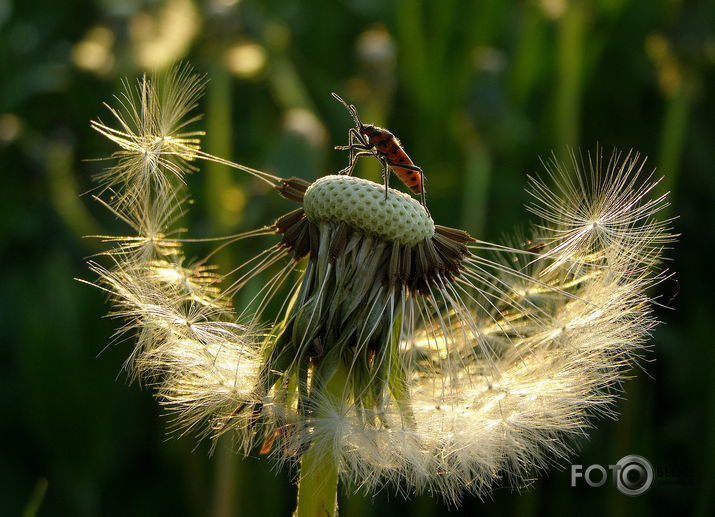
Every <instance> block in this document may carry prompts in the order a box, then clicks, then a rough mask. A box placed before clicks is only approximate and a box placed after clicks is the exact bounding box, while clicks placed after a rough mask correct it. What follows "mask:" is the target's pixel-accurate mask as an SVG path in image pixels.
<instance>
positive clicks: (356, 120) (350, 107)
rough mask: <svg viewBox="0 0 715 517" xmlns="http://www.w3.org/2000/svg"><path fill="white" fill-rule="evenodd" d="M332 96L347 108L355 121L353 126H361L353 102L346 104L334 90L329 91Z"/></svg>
mask: <svg viewBox="0 0 715 517" xmlns="http://www.w3.org/2000/svg"><path fill="white" fill-rule="evenodd" d="M331 94H332V96H333V97H335V100H337V101H338V102H339V103H340V104H342V105H343V106H345V109H347V110H348V113H350V116H351V117H352V118H353V121H354V122H355V126H357V127H358V128H362V126H363V124H362V122H361V121H360V117H359V116H358V112H357V108H356V107H355V106H354V105H353V104H348V103H347V102H345V101H344V100H343V99H342V97H340V95H338V94H337V93H335V92H331Z"/></svg>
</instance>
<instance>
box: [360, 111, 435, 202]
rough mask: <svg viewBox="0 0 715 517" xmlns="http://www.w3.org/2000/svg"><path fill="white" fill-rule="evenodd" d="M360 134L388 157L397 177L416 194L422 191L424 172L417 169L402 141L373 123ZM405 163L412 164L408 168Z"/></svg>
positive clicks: (366, 126) (388, 162) (365, 126)
mask: <svg viewBox="0 0 715 517" xmlns="http://www.w3.org/2000/svg"><path fill="white" fill-rule="evenodd" d="M360 134H361V135H363V136H365V137H366V138H367V140H368V142H369V143H370V145H372V146H373V147H375V148H376V149H377V153H378V154H379V155H383V156H386V157H387V164H388V165H389V166H390V168H392V170H393V171H394V172H395V174H397V177H398V178H400V179H401V180H402V182H403V183H404V184H405V185H407V186H408V187H409V188H410V190H411V191H412V192H414V193H415V194H421V193H422V172H421V169H420V170H416V169H415V167H416V166H415V164H414V162H413V161H412V160H411V159H410V157H409V156H407V153H406V152H405V150H404V149H403V148H402V145H401V144H400V141H399V140H398V139H397V137H396V136H395V135H393V134H392V133H390V132H389V131H388V130H387V129H383V128H381V127H377V126H372V125H368V124H366V125H363V126H362V128H360ZM404 165H411V166H412V167H410V168H406V167H404Z"/></svg>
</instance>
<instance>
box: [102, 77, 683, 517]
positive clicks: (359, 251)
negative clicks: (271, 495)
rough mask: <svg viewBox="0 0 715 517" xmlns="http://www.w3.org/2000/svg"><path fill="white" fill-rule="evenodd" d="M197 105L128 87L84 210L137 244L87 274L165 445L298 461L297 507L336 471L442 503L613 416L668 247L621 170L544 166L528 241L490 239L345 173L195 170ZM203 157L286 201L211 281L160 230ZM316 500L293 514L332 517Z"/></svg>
mask: <svg viewBox="0 0 715 517" xmlns="http://www.w3.org/2000/svg"><path fill="white" fill-rule="evenodd" d="M200 89H201V81H200V80H199V79H198V78H196V77H195V76H192V75H191V74H190V73H189V72H188V71H187V70H186V69H183V70H179V71H176V70H175V71H174V72H172V73H170V74H169V75H168V76H167V77H165V78H164V82H160V83H154V82H152V81H150V80H149V79H146V78H145V79H143V80H141V81H140V83H139V86H138V88H136V89H135V90H133V91H132V90H131V89H129V91H128V92H127V93H126V94H125V96H124V97H122V98H120V107H119V108H117V109H111V113H112V114H113V116H114V117H115V119H116V121H115V122H116V124H115V125H116V126H117V127H113V126H112V125H109V124H104V123H100V122H95V123H93V127H94V128H95V129H97V131H99V132H100V133H101V134H103V135H104V136H106V137H108V138H109V139H110V140H112V141H113V142H115V143H116V144H117V145H119V147H120V151H118V152H117V153H116V158H118V160H119V161H118V164H117V165H115V166H114V167H112V168H110V169H108V170H107V171H106V172H104V173H103V174H102V175H100V177H99V181H100V190H99V192H100V193H99V195H98V197H99V198H101V199H102V200H103V203H104V204H105V205H107V206H108V207H109V208H110V209H111V210H112V211H113V212H114V213H115V214H116V215H117V216H119V217H120V218H122V219H123V220H125V221H126V222H127V223H128V224H129V225H130V226H131V227H132V228H133V230H134V231H135V232H136V235H134V236H131V237H106V239H107V240H108V241H112V242H115V243H116V246H115V248H114V249H113V250H111V251H109V252H108V253H107V255H108V257H109V264H107V265H100V264H98V263H97V262H92V263H91V266H92V268H93V269H94V271H95V272H97V273H98V274H99V277H100V280H99V282H98V285H100V286H101V287H102V288H103V289H105V290H106V291H107V292H108V293H110V294H111V298H112V300H113V302H114V304H115V305H114V306H115V310H114V314H115V315H116V316H119V317H121V318H124V319H125V321H126V324H125V325H124V326H123V327H122V328H121V329H120V333H124V332H127V331H129V330H133V331H135V333H136V336H137V338H136V346H135V349H134V352H133V353H132V354H131V358H130V361H129V363H128V364H129V367H130V369H131V371H132V373H133V374H134V375H136V376H138V377H141V378H142V379H144V380H145V381H147V382H150V383H153V384H154V385H155V386H156V388H157V393H158V396H159V398H160V399H161V401H162V403H163V404H165V405H166V407H167V408H169V409H170V410H171V411H173V412H174V414H175V416H176V420H175V423H176V425H177V426H178V427H179V428H180V429H181V430H182V432H189V431H195V432H197V433H199V434H201V435H210V436H212V437H217V436H219V435H222V434H224V433H227V432H231V433H234V434H235V436H237V438H238V442H239V444H240V447H241V449H242V450H243V451H244V452H247V451H249V450H253V449H254V448H255V450H258V451H260V452H262V453H270V454H271V455H272V456H274V457H275V458H276V459H277V460H278V461H279V462H286V463H298V462H299V461H301V459H302V464H303V471H302V472H301V477H300V479H301V488H300V491H302V492H303V491H306V490H308V488H307V487H308V486H309V485H308V481H305V480H307V479H308V477H309V471H310V470H311V469H324V468H325V465H331V466H332V471H331V472H328V474H330V475H329V476H327V477H330V476H332V477H333V478H335V479H337V476H338V475H339V476H340V477H341V478H342V479H343V480H345V481H347V482H349V483H351V484H352V485H353V486H358V487H363V488H366V489H371V488H375V487H381V486H383V485H384V484H385V483H392V484H393V485H394V486H395V487H397V488H398V489H400V490H404V491H407V492H412V491H421V490H425V489H428V490H431V491H434V492H436V493H438V494H440V495H441V496H443V497H444V498H446V499H448V500H456V499H457V498H458V497H459V496H460V494H461V493H463V492H465V491H466V492H472V493H477V494H482V493H484V492H486V491H488V490H489V489H490V488H491V487H493V486H494V485H495V484H496V483H500V482H503V481H504V480H506V481H507V482H512V483H514V484H517V485H518V484H519V483H520V482H521V480H522V479H525V478H526V477H527V476H532V475H533V474H534V470H535V469H539V468H541V467H544V466H546V465H547V464H548V463H549V462H552V461H555V460H558V459H559V458H562V457H564V456H565V455H566V454H568V452H569V449H568V445H567V444H568V438H569V436H570V435H575V434H581V433H584V432H585V430H586V429H587V428H588V426H589V421H590V419H591V418H592V417H593V416H596V415H610V416H612V415H613V410H612V403H613V401H614V399H615V397H616V395H617V393H618V390H619V388H620V384H621V382H622V381H623V380H624V378H625V375H626V374H627V371H628V368H629V367H630V365H631V364H632V363H633V362H634V360H635V359H637V358H638V357H639V356H640V355H641V354H642V353H643V351H644V347H645V346H646V344H647V339H648V336H649V332H650V331H651V329H652V328H653V327H654V325H655V324H656V323H657V322H656V320H655V319H654V318H653V316H652V314H651V311H650V305H651V300H650V299H649V297H648V295H647V292H646V290H647V289H648V288H649V287H650V286H652V285H653V284H654V283H656V282H658V281H660V280H661V279H663V278H665V277H666V276H667V274H666V273H664V272H662V271H660V272H659V271H658V269H657V266H658V262H659V259H660V254H661V251H662V249H663V247H664V246H666V245H667V244H668V242H670V241H671V240H672V238H673V237H672V235H671V234H670V233H669V229H668V226H669V225H668V221H658V220H657V219H655V217H654V214H655V213H656V212H657V211H658V210H660V209H661V208H662V207H663V206H665V203H666V202H665V200H664V198H662V197H661V198H656V199H650V200H649V199H648V195H649V193H650V191H651V190H652V188H653V182H651V181H650V180H649V179H646V180H645V181H641V180H639V179H638V177H639V173H640V172H641V169H642V168H643V161H642V160H640V159H639V158H638V157H637V156H636V155H632V154H627V155H625V156H621V155H619V154H617V153H615V154H613V155H612V157H611V158H610V159H608V160H607V161H605V162H604V161H603V157H602V153H601V152H600V151H599V152H597V154H596V155H595V156H593V157H587V158H584V159H580V158H578V157H577V156H575V155H574V157H573V163H571V164H570V165H568V166H566V165H560V164H558V163H556V162H552V163H550V164H548V165H547V168H548V170H550V171H551V178H550V183H551V184H553V185H554V186H553V187H552V186H548V185H547V183H545V182H543V181H541V180H539V179H532V180H531V187H530V191H531V193H532V194H533V203H532V205H531V206H530V207H529V208H530V210H531V211H532V212H533V213H534V214H536V215H537V216H538V217H539V219H540V222H539V223H538V224H537V225H536V226H534V229H533V231H532V234H529V235H527V236H525V237H522V238H520V239H516V240H515V241H514V242H513V243H511V244H510V245H497V244H490V243H487V242H484V241H481V240H478V239H477V238H475V237H472V236H470V235H469V234H468V233H467V232H466V231H463V230H459V229H453V228H447V227H444V226H440V225H439V224H435V223H434V221H433V219H432V218H431V216H430V215H429V213H428V212H427V211H426V209H425V208H424V207H423V206H422V205H420V203H419V202H417V201H416V200H414V199H412V198H411V197H409V196H408V195H407V194H404V193H401V192H399V191H397V190H394V189H390V190H389V191H388V195H387V199H385V191H384V189H383V187H382V186H381V185H378V184H375V183H372V182H369V181H366V180H363V179H360V178H356V177H352V176H347V175H327V176H323V177H321V178H319V179H317V180H315V181H313V182H308V181H305V180H302V179H297V178H287V179H283V178H280V177H278V176H274V175H271V174H268V173H265V172H261V171H258V170H256V169H251V168H249V167H245V166H242V165H239V164H232V163H231V162H227V161H225V160H221V159H219V158H216V157H213V156H210V155H208V154H206V153H203V152H202V151H200V149H199V137H200V136H201V135H200V133H197V132H190V133H182V130H183V128H184V127H185V126H186V123H188V121H191V120H193V119H192V118H191V116H190V112H191V110H192V108H193V106H194V105H195V103H196V101H197V98H198V94H199V92H200ZM198 160H213V161H219V162H221V163H226V164H229V165H232V166H234V167H236V168H237V169H239V170H240V171H243V172H245V173H248V174H251V175H253V176H255V177H256V178H258V179H259V180H261V181H263V182H266V183H268V184H270V185H271V186H272V187H273V188H274V189H275V191H276V192H277V193H279V194H280V195H282V196H283V197H284V198H285V199H286V200H287V201H286V203H287V204H290V205H291V206H290V207H287V212H286V213H285V214H284V215H282V216H280V217H278V218H277V219H276V220H275V221H274V222H273V223H272V224H268V225H267V226H265V227H262V228H259V229H257V230H255V231H252V232H247V233H244V234H238V235H232V236H227V237H225V238H216V239H215V240H216V243H217V245H218V246H219V247H223V246H229V245H231V246H240V244H241V243H242V242H245V241H246V239H252V240H255V239H260V240H261V241H260V242H264V241H266V240H271V239H272V243H270V244H268V245H267V246H266V247H265V249H264V250H263V251H262V252H260V253H259V254H257V255H256V256H254V257H253V258H251V259H249V260H247V261H246V262H244V263H242V264H240V265H238V266H237V267H236V268H235V269H234V270H233V271H230V272H228V273H224V274H219V272H218V271H216V270H215V269H213V268H212V267H211V266H210V265H209V264H208V259H210V256H209V257H207V259H204V260H200V261H197V262H194V263H188V261H187V259H186V258H185V254H184V253H185V252H184V248H186V247H187V246H191V244H192V242H193V241H192V240H191V239H186V238H180V237H179V235H178V233H177V231H178V230H177V228H175V226H174V224H175V223H174V222H175V220H176V217H177V215H179V214H180V213H181V211H182V209H183V207H184V206H185V195H186V194H185V186H184V184H183V177H184V175H185V174H186V173H188V172H190V171H191V170H193V168H194V166H195V164H196V163H197V161H198ZM251 283H256V284H258V286H257V287H256V288H255V289H254V290H253V291H251V292H255V293H256V294H255V295H254V296H253V297H252V299H251V300H250V301H249V302H247V303H245V304H243V305H242V306H240V307H234V306H233V300H234V298H236V295H237V294H239V293H242V292H243V290H244V289H245V288H246V286H248V285H249V284H251ZM244 299H245V297H244ZM331 479H332V478H331ZM303 481H305V485H304V484H303ZM314 488H315V490H316V491H319V490H320V487H317V486H316V487H314ZM316 499H317V500H318V501H319V503H318V504H320V505H322V506H320V507H317V508H313V509H312V510H310V509H308V510H305V508H303V509H304V510H305V511H304V512H301V511H300V510H301V507H299V513H303V514H309V513H310V512H311V511H313V510H315V511H323V512H325V511H327V512H328V513H332V511H334V509H335V506H334V501H332V502H331V501H328V500H327V499H322V500H321V499H320V498H319V497H316ZM333 499H334V498H333ZM307 504H308V503H306V505H307ZM306 508H307V506H306Z"/></svg>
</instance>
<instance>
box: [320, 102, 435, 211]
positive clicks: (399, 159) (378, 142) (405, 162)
mask: <svg viewBox="0 0 715 517" xmlns="http://www.w3.org/2000/svg"><path fill="white" fill-rule="evenodd" d="M332 95H333V97H335V99H336V100H337V101H338V102H340V103H341V104H342V105H343V106H345V108H346V109H347V110H348V113H350V116H351V117H352V118H353V121H354V122H355V127H352V128H350V129H349V130H348V139H349V144H348V145H341V146H336V147H335V149H340V150H348V151H350V163H349V164H348V166H347V167H345V168H344V169H343V170H341V171H340V173H341V174H352V171H353V169H354V168H355V162H356V161H357V159H358V157H360V156H370V155H371V156H374V157H375V158H377V159H378V160H380V163H382V176H383V178H384V180H385V199H387V189H388V186H389V183H390V169H392V170H393V171H394V173H395V174H397V177H398V178H400V179H401V180H402V182H403V183H404V184H405V185H407V186H408V187H409V189H410V190H411V191H412V192H413V193H415V194H419V195H420V202H421V203H422V206H424V207H425V209H426V208H427V205H426V204H425V186H424V180H425V174H424V172H423V171H422V169H421V168H420V167H418V166H417V165H415V164H414V162H413V161H412V160H411V159H410V157H409V156H408V155H407V153H406V152H405V150H404V149H403V148H402V144H400V141H399V140H398V139H397V137H396V136H395V135H393V134H392V133H391V132H390V131H388V130H387V129H384V128H381V127H378V126H374V125H372V124H363V123H362V121H361V120H360V117H359V116H358V113H357V109H356V108H355V106H354V105H352V104H348V103H347V102H345V101H344V100H343V99H342V98H341V97H340V96H339V95H338V94H337V93H335V92H333V94H332Z"/></svg>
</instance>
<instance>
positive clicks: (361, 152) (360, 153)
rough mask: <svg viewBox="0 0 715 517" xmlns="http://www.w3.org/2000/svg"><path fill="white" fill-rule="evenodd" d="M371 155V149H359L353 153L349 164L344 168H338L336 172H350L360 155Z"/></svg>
mask: <svg viewBox="0 0 715 517" xmlns="http://www.w3.org/2000/svg"><path fill="white" fill-rule="evenodd" d="M372 155H373V153H372V151H359V152H357V153H355V155H354V156H353V158H352V161H351V162H350V165H348V166H347V167H345V168H344V169H341V170H339V171H338V174H348V175H350V174H352V170H353V168H354V167H355V162H357V159H358V158H359V157H360V156H372Z"/></svg>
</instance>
